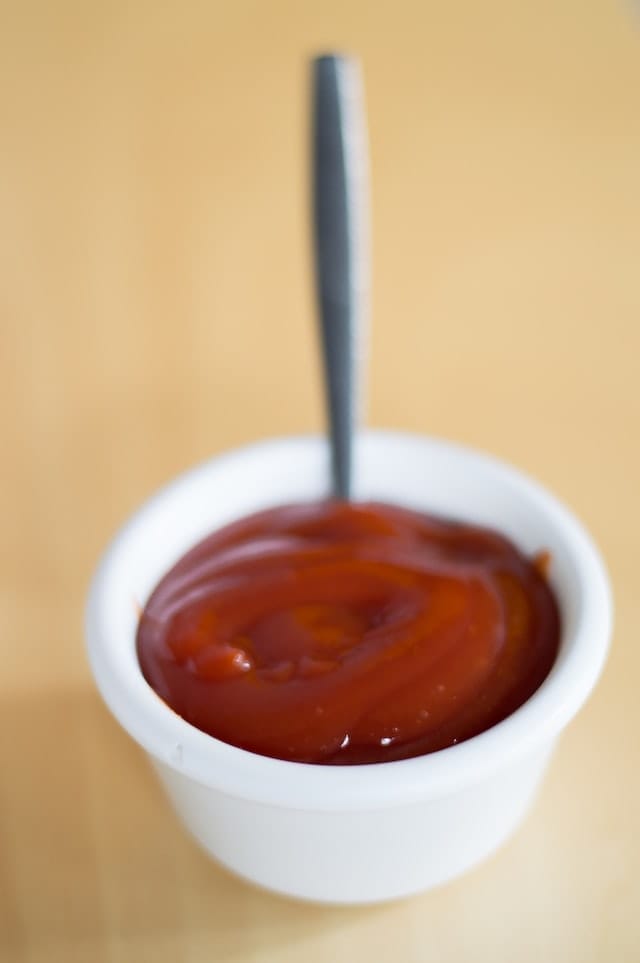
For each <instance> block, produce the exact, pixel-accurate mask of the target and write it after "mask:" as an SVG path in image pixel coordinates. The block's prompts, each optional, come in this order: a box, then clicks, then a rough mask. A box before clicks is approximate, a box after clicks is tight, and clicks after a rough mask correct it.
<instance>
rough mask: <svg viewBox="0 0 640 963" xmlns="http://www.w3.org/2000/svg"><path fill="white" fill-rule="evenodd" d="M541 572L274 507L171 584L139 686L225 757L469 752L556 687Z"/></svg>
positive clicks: (329, 511) (338, 758)
mask: <svg viewBox="0 0 640 963" xmlns="http://www.w3.org/2000/svg"><path fill="white" fill-rule="evenodd" d="M546 561H547V559H545V558H544V557H543V556H542V555H541V556H540V557H539V558H538V559H528V558H526V557H525V556H523V555H522V554H521V553H520V552H519V551H518V550H517V549H516V547H515V546H514V545H513V544H512V543H511V542H510V541H508V540H507V539H506V538H504V537H502V536H501V535H499V534H498V533H496V532H494V531H492V530H489V529H486V528H479V527H476V526H472V525H468V524H461V523H457V522H451V521H447V520H444V519H441V518H437V517H433V516H428V515H423V514H421V513H419V512H415V511H411V510H409V509H404V508H400V507H396V506H391V505H386V504H379V503H366V504H362V503H355V504H353V503H351V504H345V503H341V502H329V501H327V502H317V503H309V504H301V505H289V506H283V507H279V508H274V509H269V510H267V511H264V512H260V513H258V514H255V515H251V516H248V517H246V518H243V519H241V520H240V521H238V522H235V523H233V524H231V525H228V526H226V527H225V528H222V529H220V530H219V531H217V532H215V533H214V534H212V535H210V536H209V537H208V538H206V539H204V541H202V542H200V543H199V544H198V545H196V546H195V547H194V548H193V549H191V550H190V551H189V552H188V553H187V554H186V555H185V556H183V558H182V559H181V560H180V561H179V562H178V563H177V564H176V565H175V566H174V567H173V568H172V569H171V571H169V572H168V573H167V575H166V576H165V577H164V578H163V579H162V581H161V582H160V583H159V585H158V586H157V587H156V589H155V590H154V592H153V594H152V595H151V597H150V599H149V601H148V603H147V605H146V607H145V609H144V611H143V613H142V615H141V618H140V623H139V627H138V634H137V649H138V657H139V660H140V665H141V668H142V671H143V674H144V676H145V678H146V679H147V681H148V682H149V684H150V685H151V686H152V688H153V689H154V690H155V691H156V692H157V694H158V695H159V696H160V697H161V698H162V699H163V700H164V701H165V702H166V703H167V704H168V705H169V706H170V707H171V708H172V709H174V710H175V712H177V713H178V714H179V715H180V716H182V717H183V718H184V719H186V720H187V721H188V722H190V723H192V724H193V725H194V726H197V727H198V728H199V729H201V730H203V731H204V732H206V733H209V734H210V735H212V736H215V737H216V738H218V739H221V740H223V741H224V742H227V743H231V744H232V745H235V746H240V747H241V748H243V749H248V750H250V751H252V752H256V753H260V754H262V755H265V756H274V757H277V758H280V759H288V760H295V761H299V762H312V763H329V764H361V763H369V762H385V761H390V760H394V759H404V758H408V757H411V756H418V755H422V754H424V753H428V752H433V751H435V750H437V749H443V748H445V747H447V746H451V745H454V744H455V743H457V742H461V741H462V740H464V739H468V738H470V737H471V736H473V735H476V734H477V733H479V732H482V731H483V730H485V729H488V728H489V727H490V726H492V725H495V723H497V722H499V721H500V720H502V719H504V718H505V717H506V716H508V715H509V714H510V713H511V712H513V711H514V710H515V709H517V708H518V706H520V705H522V703H523V702H525V701H526V700H527V699H528V698H529V696H530V695H532V693H533V692H534V691H535V690H536V689H537V688H538V686H539V685H540V684H541V683H542V681H543V680H544V678H545V677H546V676H547V674H548V673H549V670H550V669H551V666H552V664H553V661H554V659H555V656H556V653H557V650H558V644H559V633H560V619H559V614H558V607H557V604H556V601H555V599H554V596H553V594H552V592H551V590H550V588H549V586H548V584H547V582H546V579H545V576H544V571H543V569H544V568H545V565H546Z"/></svg>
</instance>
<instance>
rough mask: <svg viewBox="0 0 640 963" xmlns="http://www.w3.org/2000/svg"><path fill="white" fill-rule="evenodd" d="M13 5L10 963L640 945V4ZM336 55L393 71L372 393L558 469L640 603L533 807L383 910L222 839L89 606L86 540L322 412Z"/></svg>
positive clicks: (33, 1)
mask: <svg viewBox="0 0 640 963" xmlns="http://www.w3.org/2000/svg"><path fill="white" fill-rule="evenodd" d="M0 17H1V21H0V22H1V28H0V145H1V150H0V211H1V218H0V335H1V353H0V386H1V390H2V405H1V407H0V420H1V427H2V438H3V456H4V457H3V461H2V484H1V486H0V491H1V495H0V498H1V508H2V540H1V541H2V547H1V549H0V565H1V571H0V593H1V594H0V617H1V619H2V626H3V628H2V641H1V642H0V645H1V652H2V671H1V673H0V769H1V771H2V777H1V780H0V851H1V852H2V859H1V860H0V958H2V959H3V960H5V959H6V960H8V961H11V963H14V961H16V963H22V961H28V963H31V961H37V963H40V961H47V963H55V961H57V960H61V961H62V960H64V961H65V963H69V961H75V960H79V961H80V960H81V961H86V960H91V961H92V963H100V961H102V960H105V961H109V963H112V961H117V963H120V961H136V963H142V961H145V960H147V959H148V960H153V961H154V963H158V961H160V963H162V961H164V960H167V961H169V960H170V961H182V960H185V961H200V960H205V959H206V960H210V959H215V960H227V959H229V960H260V961H261V960H277V961H284V963H286V961H288V960H299V959H301V958H303V956H304V958H305V959H307V960H310V961H314V960H328V959H340V958H342V957H341V954H343V955H344V957H346V956H347V955H348V956H349V957H350V958H351V959H356V960H358V959H363V960H364V959H375V960H377V961H385V960H392V959H393V960H402V961H414V960H415V961H419V960H426V959H436V958H437V959H439V960H443V961H445V960H446V961H458V960H460V961H462V960H469V959H471V958H473V959H476V960H478V959H480V960H485V959H486V960H489V959H491V960H493V961H501V960H505V961H506V960H513V959H519V960H524V961H529V960H530V961H538V960H541V959H545V960H562V961H563V963H572V961H576V963H577V961H580V963H590V961H594V963H595V961H600V960H609V959H615V960H616V961H617V963H624V961H627V960H628V961H631V960H637V959H638V952H640V951H639V950H638V947H639V945H640V929H639V928H638V921H637V896H638V884H637V878H638V870H639V869H640V861H639V858H638V851H637V834H638V830H639V828H640V817H639V816H638V812H639V811H640V798H639V797H640V778H639V776H638V772H637V763H633V762H632V751H633V745H632V744H633V739H634V733H637V730H638V725H639V723H640V710H639V708H638V702H637V696H636V687H637V678H638V674H639V672H640V658H639V656H638V650H637V645H636V639H637V634H638V631H639V630H640V606H639V603H638V592H637V576H636V566H637V561H636V552H637V544H638V536H639V535H640V526H639V524H638V517H637V495H638V490H639V486H640V458H639V456H638V432H639V425H640V421H639V415H640V397H639V392H638V357H639V353H640V329H639V315H640V276H639V268H638V257H639V245H640V188H639V184H638V169H639V167H640V12H639V10H638V8H637V7H635V6H634V5H633V4H632V3H631V2H623V0H617V2H615V0H610V2H607V0H553V2H552V0H538V2H535V3H534V2H528V0H526V2H521V3H512V2H509V0H485V2H483V3H477V2H473V0H460V2H458V3H455V4H450V3H446V2H443V0H420V2H417V0H416V2H413V0H394V2H389V0H376V2H373V3H366V2H364V0H340V2H338V0H324V2H323V3H311V2H306V0H303V2H295V0H270V2H259V0H234V2H233V3H222V2H213V3H211V2H210V3H205V2H187V3H184V2H180V3H178V2H177V0H166V2H162V3H150V2H144V0H133V2H131V0H130V2H126V3H125V2H121V0H109V2H108V3H95V2H94V3H81V2H78V0H57V2H55V3H54V2H51V0H23V2H21V3H20V4H10V3H9V2H7V0H4V2H1V3H0ZM328 49H339V50H345V51H349V52H353V53H355V54H358V55H359V56H360V57H361V59H362V63H363V69H364V74H365V81H366V91H367V102H368V115H369V129H370V147H371V155H372V205H373V212H372V215H373V230H374V290H373V307H374V313H373V323H372V336H371V355H370V372H369V377H368V382H369V400H368V409H367V421H368V422H369V423H371V424H372V425H375V426H387V427H397V428H406V429H411V430H414V431H419V432H424V433H432V434H436V435H444V436H448V437H451V438H455V439H457V440H459V441H462V442H467V443H470V444H473V445H476V446H478V447H481V448H484V449H487V450H489V451H491V452H493V453H495V454H497V455H499V456H502V457H504V458H506V459H508V460H510V461H513V462H516V463H517V464H519V465H520V466H521V467H522V468H524V469H525V470H527V471H529V472H530V473H532V474H533V475H535V476H537V477H538V478H540V479H541V480H542V481H543V482H545V483H546V484H548V485H549V486H550V487H551V488H553V489H554V490H555V491H556V492H557V493H558V494H559V495H560V496H561V497H563V498H564V499H565V500H566V501H567V502H568V503H569V504H570V505H571V506H572V507H573V508H574V509H575V510H576V511H577V512H578V513H579V514H580V515H581V516H582V517H583V519H584V520H585V522H586V523H587V525H588V526H589V527H590V529H591V530H592V532H593V533H594V535H595V537H596V539H597V540H598V542H599V544H600V546H601V548H602V549H603V551H604V554H605V556H606V558H607V561H608V563H609V565H610V569H611V573H612V578H613V582H614V587H615V594H616V602H617V632H616V639H615V646H614V649H613V654H612V658H611V660H610V663H609V667H608V669H607V672H606V674H605V677H604V680H603V683H602V685H601V686H600V688H599V689H598V692H597V693H596V695H595V696H594V698H593V699H592V701H591V703H590V704H589V706H588V708H587V709H586V710H585V712H584V713H583V714H582V715H581V716H580V717H579V720H578V721H577V722H576V723H575V724H574V726H573V727H572V728H571V730H570V732H569V733H568V734H567V736H566V737H565V739H564V741H563V743H562V748H561V751H560V753H559V754H558V757H557V758H556V759H555V761H554V763H553V766H552V770H551V772H550V775H549V778H548V781H547V784H546V786H545V789H544V792H543V796H542V798H541V800H540V802H539V804H538V806H537V808H536V810H535V812H534V814H533V815H532V817H531V819H530V820H529V823H528V824H527V827H526V829H525V830H524V831H523V833H521V834H520V835H519V836H518V838H517V839H516V840H515V841H514V842H513V843H512V844H510V846H509V847H508V848H507V849H506V850H505V851H504V852H503V853H501V854H500V855H499V856H497V857H496V858H495V859H493V860H492V861H491V862H490V863H489V864H487V866H485V867H483V868H482V869H480V870H478V871H477V872H475V873H474V874H472V875H471V876H469V877H468V878H467V879H464V880H462V881H460V882H459V883H455V884H453V885H451V886H449V887H446V888H445V889H443V890H440V891H438V892H436V893H433V894H429V895H427V896H425V897H420V898H418V899H416V900H412V901H409V902H408V903H405V904H398V905H396V906H390V907H384V908H381V909H377V910H353V911H345V910H342V911H334V910H330V909H323V910H319V909H313V908H309V907H303V906H298V905H295V904H290V903H287V902H286V901H283V900H278V899H276V898H275V897H271V896H266V895H264V894H261V893H258V892H257V891H254V890H251V889H249V888H248V887H245V886H244V885H243V884H241V883H239V882H236V881H235V880H233V879H231V878H230V877H227V876H226V875H225V874H224V873H222V871H220V870H218V869H217V868H216V867H215V866H213V865H212V864H210V863H209V862H208V861H207V860H206V859H205V857H203V856H202V855H201V854H200V853H199V852H196V851H195V849H194V847H193V846H192V844H191V843H190V842H188V841H187V840H186V839H185V838H183V836H182V833H181V831H180V830H179V829H178V827H177V826H175V825H174V821H173V817H172V816H171V814H170V813H169V811H168V808H167V807H166V805H165V803H164V800H163V799H162V798H161V796H160V793H159V790H157V788H156V786H155V783H154V782H153V781H152V779H151V777H150V775H149V774H148V773H147V772H146V769H144V767H142V765H141V759H140V758H139V756H138V754H137V751H136V750H135V748H134V747H133V746H131V745H130V744H129V742H128V741H127V739H126V738H125V736H124V735H122V734H121V733H120V731H119V730H118V729H117V728H116V725H115V723H113V722H112V721H111V719H110V718H109V717H108V716H107V714H106V710H104V709H103V708H102V706H101V704H100V702H99V700H98V697H97V695H96V694H95V692H94V689H93V687H92V684H91V681H90V678H89V673H88V669H87V665H86V661H85V656H84V650H83V634H82V609H83V604H84V596H85V592H86V587H87V583H88V581H89V578H90V575H91V571H92V568H93V566H94V564H95V562H96V560H97V558H98V556H99V554H100V552H101V551H102V549H103V547H104V545H105V543H106V542H107V540H108V539H109V538H110V537H111V535H112V534H113V532H114V531H115V529H116V528H117V526H118V525H119V524H120V523H121V522H122V521H124V519H125V518H126V516H127V515H128V514H129V513H130V512H131V511H132V510H133V509H135V508H136V507H137V506H138V505H139V503H140V502H141V501H142V500H143V499H145V498H146V497H147V496H148V495H149V494H150V493H151V492H152V491H153V490H154V489H156V488H157V487H158V486H159V485H161V484H162V483H164V482H166V481H168V480H169V479H170V478H171V477H172V476H174V475H175V474H176V473H178V472H180V471H182V470H184V469H186V468H188V467H189V466H191V465H193V464H194V463H196V462H198V461H201V460H203V459H205V458H208V457H209V456H211V455H213V454H215V453H216V452H219V451H221V450H223V449H226V448H228V447H231V446H236V445H239V444H243V443H245V442H247V441H250V440H252V439H258V438H262V437H265V436H267V435H278V434H288V433H295V432H308V431H317V430H320V429H321V427H322V425H323V406H322V398H321V391H320V377H319V365H318V361H317V352H316V328H315V316H314V310H313V298H312V285H311V271H310V243H309V203H308V196H307V195H308V181H307V147H308V144H307V107H308V89H307V82H308V76H307V71H308V64H307V61H308V58H309V57H310V56H311V55H313V54H315V53H318V52H323V51H326V50H328ZM634 846H635V849H634Z"/></svg>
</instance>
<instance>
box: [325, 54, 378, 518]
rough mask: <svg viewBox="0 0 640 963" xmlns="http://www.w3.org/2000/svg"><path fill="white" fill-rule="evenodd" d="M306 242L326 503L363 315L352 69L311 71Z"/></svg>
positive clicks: (344, 435) (362, 192) (343, 458)
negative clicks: (322, 409) (315, 320)
mask: <svg viewBox="0 0 640 963" xmlns="http://www.w3.org/2000/svg"><path fill="white" fill-rule="evenodd" d="M312 68H313V75H312V99H313V111H312V135H313V145H312V157H313V175H312V180H313V229H314V230H313V235H314V253H315V274H316V292H317V303H318V315H319V320H320V334H321V345H322V356H323V367H324V382H325V394H326V404H327V415H328V428H329V448H330V455H331V478H332V485H331V491H332V495H333V497H334V498H336V499H341V500H344V501H347V500H348V499H349V498H350V497H351V492H352V474H353V472H352V463H353V439H354V434H355V431H356V426H357V418H358V407H359V397H360V380H361V371H360V368H361V365H360V346H361V339H362V334H363V329H364V327H365V323H366V320H367V314H368V300H369V298H368V285H369V266H368V249H369V240H368V211H367V203H366V195H367V185H366V182H367V171H368V163H367V150H366V133H365V120H364V107H363V93H362V80H361V75H360V69H359V66H358V63H357V61H355V60H353V59H351V58H349V57H344V56H339V55H336V54H329V55H326V56H322V57H317V58H315V59H314V60H313V64H312Z"/></svg>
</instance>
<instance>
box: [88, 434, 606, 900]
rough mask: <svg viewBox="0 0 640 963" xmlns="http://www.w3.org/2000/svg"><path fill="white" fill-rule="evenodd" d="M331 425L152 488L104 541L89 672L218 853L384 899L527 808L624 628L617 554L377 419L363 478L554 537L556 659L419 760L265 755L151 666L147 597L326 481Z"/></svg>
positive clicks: (487, 839) (531, 537)
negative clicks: (214, 542) (539, 677)
mask: <svg viewBox="0 0 640 963" xmlns="http://www.w3.org/2000/svg"><path fill="white" fill-rule="evenodd" d="M327 477H328V456H327V450H326V445H325V443H324V441H323V440H322V439H321V438H316V437H304V438H287V439H280V440H270V441H266V442H263V443H261V444H257V445H252V446H250V447H248V448H243V449H240V450H238V451H234V452H231V453H230V454H227V455H224V456H222V457H219V458H215V459H213V460H212V461H210V462H207V463H206V464H204V465H202V466H201V467H199V468H196V469H195V470H193V471H190V472H188V473H187V474H185V475H183V476H182V477H180V478H178V479H177V480H176V481H175V482H173V483H172V484H170V485H169V486H168V487H166V488H164V489H163V490H162V491H161V492H160V493H159V494H157V495H156V496H155V497H154V498H152V499H151V500H150V501H148V502H147V503H146V504H145V505H144V506H143V507H142V508H141V509H140V510H139V511H138V512H137V513H136V514H135V515H134V517H133V518H132V519H131V520H130V521H129V523H128V524H127V525H126V526H125V527H124V528H123V529H122V530H121V531H120V533H119V534H118V535H117V536H116V538H115V540H114V541H113V543H112V544H111V546H110V548H109V549H108V550H107V552H106V554H105V555H104V557H103V559H102V561H101V564H100V566H99V568H98V571H97V573H96V575H95V577H94V581H93V584H92V587H91V591H90V596H89V602H88V609H87V637H88V647H89V657H90V662H91V666H92V669H93V673H94V676H95V679H96V682H97V685H98V688H99V690H100V692H101V693H102V696H103V698H104V700H105V702H106V703H107V705H108V706H109V708H110V709H111V711H112V712H113V714H114V716H115V717H116V719H117V720H118V721H119V722H120V724H121V725H122V726H123V727H124V728H125V729H126V730H127V732H129V734H130V735H131V736H132V737H133V739H135V740H136V742H138V743H139V744H140V745H141V746H142V748H143V749H144V750H145V752H146V753H147V754H148V756H149V758H150V760H151V762H152V763H153V765H154V767H155V769H156V771H157V773H158V775H159V777H160V780H161V782H162V784H163V785H164V788H165V790H166V791H167V794H168V795H169V797H170V799H171V801H172V803H173V805H174V807H175V810H176V812H177V814H178V816H179V817H180V819H181V820H182V822H183V823H184V825H185V827H186V828H187V829H188V831H189V832H190V833H191V834H192V836H193V837H195V839H196V840H197V841H198V842H199V843H200V844H201V846H203V847H204V849H205V850H207V851H208V852H209V853H210V854H211V855H212V856H214V857H215V858H216V859H217V860H218V861H219V862H220V863H222V864H223V865H225V866H226V867H228V868H229V869H231V870H233V871H234V872H235V873H238V874H239V875H240V876H243V877H245V878H246V879H248V880H251V881H252V882H254V883H257V884H259V885H261V886H264V887H266V888H268V889H270V890H274V891H276V892H278V893H283V894H287V895H290V896H294V897H298V898H301V899H307V900H313V901H321V902H329V903H371V902H377V901H382V900H389V899H396V898H398V897H402V896H406V895H409V894H411V893H415V892H418V891H421V890H426V889H429V888H431V887H433V886H436V885H438V884H440V883H443V882H445V881H446V880H450V879H452V878H454V877H456V876H459V875H460V874H461V873H464V872H465V871H466V870H467V869H469V868H470V867H472V866H474V865H475V864H476V863H478V862H480V861H481V860H483V859H484V858H485V857H486V856H488V855H489V854H490V853H491V852H493V851H494V850H495V849H496V848H497V847H498V846H500V845H501V844H502V843H504V842H505V840H506V839H508V837H509V836H510V835H511V834H512V833H513V831H514V830H515V829H516V828H517V827H518V826H519V825H520V823H521V822H522V820H523V818H524V816H525V814H526V812H527V810H528V808H529V806H530V804H531V802H532V800H533V798H534V795H535V792H536V790H537V788H538V786H539V784H540V781H541V778H542V775H543V773H544V770H545V767H546V765H547V762H548V760H549V757H550V755H551V753H552V751H553V748H554V746H555V743H556V740H557V738H558V736H559V734H560V733H561V731H562V730H563V729H564V727H565V726H566V725H567V724H568V723H569V722H570V720H571V719H572V718H573V716H574V715H575V714H576V713H577V712H578V710H579V709H580V707H581V706H582V705H583V703H584V702H585V700H586V699H587V697H588V695H589V693H590V692H591V690H592V688H593V686H594V685H595V683H596V681H597V679H598V676H599V675H600V673H601V671H602V668H603V665H604V661H605V658H606V654H607V649H608V644H609V637H610V632H611V599H610V592H609V587H608V582H607V576H606V572H605V569H604V566H603V563H602V561H601V559H600V557H599V555H598V552H597V550H596V548H595V547H594V545H593V543H592V541H591V540H590V538H589V536H588V535H587V534H586V532H585V531H584V529H583V528H582V526H581V525H580V524H579V522H578V521H577V520H576V519H575V518H574V517H573V515H571V514H570V513H569V511H567V509H566V508H564V507H563V506H562V505H561V504H560V503H559V502H558V501H557V500H556V499H555V498H554V497H553V496H552V495H550V494H549V493H548V492H547V491H545V489H543V488H542V487H540V485H538V484H536V483H535V482H533V481H531V480H530V479H529V478H527V477H526V476H524V475H523V474H521V473H520V472H518V471H517V470H515V469H514V468H511V467H509V466H508V465H506V464H504V463H502V462H499V461H497V460H495V459H494V458H491V457H489V456H487V455H484V454H481V453H478V452H475V451H472V450H470V449H468V448H463V447H461V446H458V445H454V444H451V443H449V442H446V441H441V440H435V439H430V438H423V437H419V436H411V435H407V434H400V433H396V432H382V431H376V432H366V433H363V434H362V435H361V436H360V437H359V439H358V443H357V449H356V459H355V489H354V490H355V494H356V497H357V498H358V499H362V500H380V501H388V502H395V503H397V504H399V505H405V506H408V507H411V508H417V509H419V510H423V511H427V512H434V513H438V514H443V515H446V516H451V517H453V518H458V519H461V520H468V521H471V522H476V523H478V524H480V525H487V526H491V527H493V528H496V529H499V530H500V531H501V532H502V533H504V534H506V535H508V536H510V537H511V538H512V539H513V540H514V541H515V542H516V544H517V545H518V546H519V547H520V548H521V549H522V550H523V551H524V552H527V553H533V552H536V551H539V550H541V549H546V550H548V551H549V552H550V553H551V558H552V562H551V570H550V580H551V583H552V585H553V588H554V590H555V592H556V594H557V597H558V599H559V602H560V608H561V615H562V638H561V645H560V651H559V654H558V657H557V659H556V662H555V664H554V666H553V668H552V670H551V672H550V674H549V676H548V677H547V679H546V680H545V681H544V682H543V684H542V685H541V686H540V688H539V689H538V690H537V691H536V692H535V693H534V695H533V696H531V698H530V699H529V700H528V701H527V702H526V703H525V704H524V705H523V706H521V708H519V709H518V710H517V711H516V712H514V713H513V714H512V715H511V716H509V717H508V718H507V719H505V720H504V721H503V722H501V723H499V724H498V725H496V726H494V727H493V728H491V729H489V730H487V731H486V732H483V733H481V734H480V735H478V736H474V738H472V739H469V740H467V741H466V742H462V743H460V744H459V745H456V746H453V747H451V748H448V749H443V750H441V751H439V752H435V753H431V754H429V755H426V756H421V757H418V758H414V759H407V760H401V761H398V762H386V763H375V764H371V765H364V766H317V765H309V764H304V763H296V762H286V761H282V760H278V759H270V758H267V757H264V756H259V755H256V754H254V753H251V752H247V751H245V750H243V749H238V748H236V747H235V746H230V745H227V744H226V743H224V742H221V741H219V740H217V739H214V738H213V737H212V736H209V735H206V734H205V733H203V732H201V731H199V730H198V729H196V728H194V727H193V726H191V725H190V724H189V723H187V722H185V721H184V720H183V719H182V718H180V717H179V716H178V715H176V713H174V712H173V711H172V710H171V709H170V708H169V707H168V706H167V705H166V704H165V703H164V702H163V701H162V700H161V699H160V698H159V697H158V696H157V695H156V693H155V692H154V691H153V690H152V689H151V688H150V686H149V685H148V684H147V682H146V681H145V679H144V677H143V675H142V673H141V671H140V666H139V664H138V659H137V656H136V646H135V636H136V628H137V623H138V613H139V610H140V607H143V606H144V604H145V602H146V600H147V598H148V597H149V595H150V593H151V591H152V590H153V588H154V587H155V586H156V584H157V583H158V581H159V580H160V578H161V577H162V576H163V575H164V574H165V573H166V572H167V571H168V570H169V569H170V568H171V566H172V565H173V564H174V563H175V562H176V561H177V560H178V559H179V558H180V556H181V555H183V554H184V553H185V552H186V551H187V549H189V548H190V547H191V546H192V545H194V544H195V543H196V542H198V541H199V540H200V539H202V538H203V537H204V536H205V535H207V534H209V533H210V532H211V531H213V530H214V529H216V528H219V527H220V526H222V525H225V524H226V523H227V522H230V521H232V520H234V519H236V518H240V517H242V516H244V515H247V514H249V513H250V512H253V511H256V510H258V509H261V508H265V507H268V506H273V505H278V504H285V503H287V502H295V501H303V500H309V499H316V498H321V497H323V496H324V494H325V492H326V479H327Z"/></svg>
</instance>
